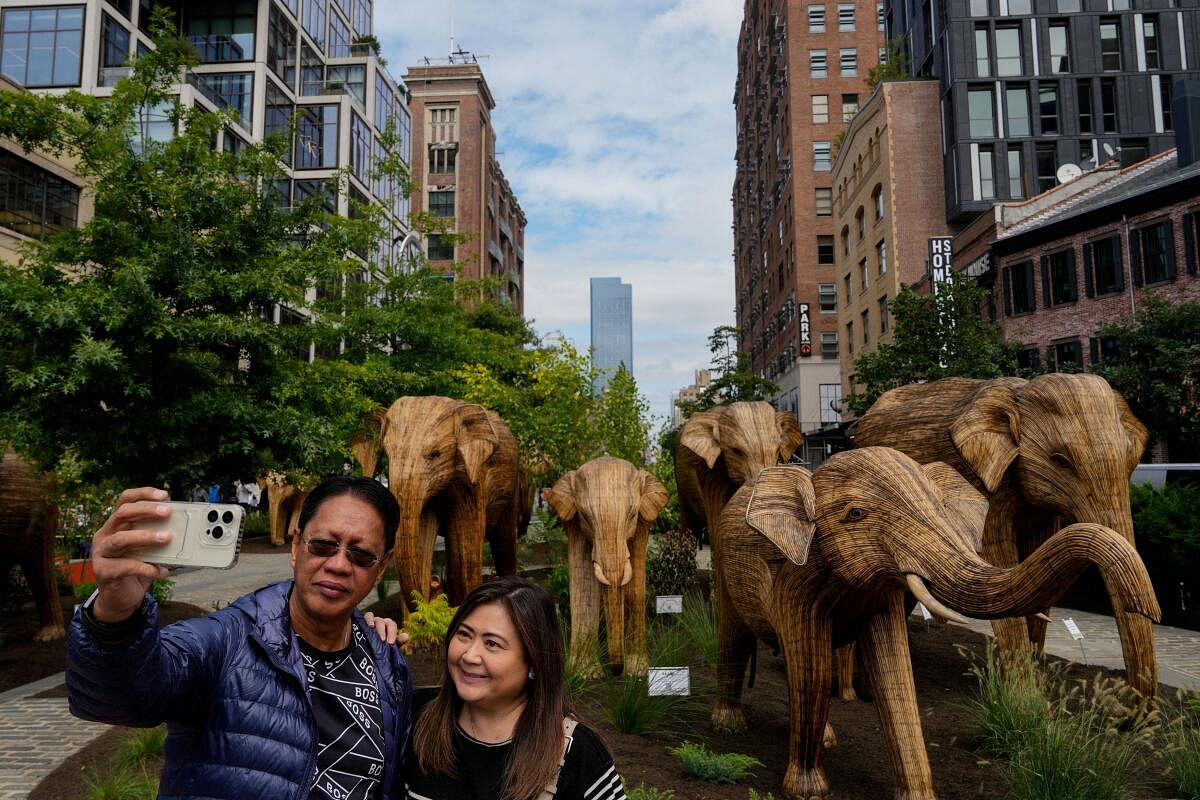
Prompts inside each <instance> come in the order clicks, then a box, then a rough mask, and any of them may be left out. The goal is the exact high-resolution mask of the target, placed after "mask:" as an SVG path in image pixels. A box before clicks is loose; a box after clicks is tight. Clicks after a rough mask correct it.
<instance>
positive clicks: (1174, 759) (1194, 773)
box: [1163, 722, 1200, 800]
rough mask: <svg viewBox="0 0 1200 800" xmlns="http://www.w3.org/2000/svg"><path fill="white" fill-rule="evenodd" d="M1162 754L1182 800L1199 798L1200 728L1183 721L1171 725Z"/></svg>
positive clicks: (1196, 799) (1199, 799)
mask: <svg viewBox="0 0 1200 800" xmlns="http://www.w3.org/2000/svg"><path fill="white" fill-rule="evenodd" d="M1163 756H1164V758H1166V760H1167V764H1169V765H1170V767H1171V774H1172V775H1174V776H1175V782H1176V783H1177V784H1178V785H1179V793H1180V794H1181V795H1182V796H1183V797H1184V800H1200V729H1197V728H1195V727H1192V726H1190V725H1187V724H1185V723H1183V722H1178V723H1176V724H1174V725H1172V726H1171V730H1170V732H1169V733H1168V735H1167V747H1166V748H1164V751H1163Z"/></svg>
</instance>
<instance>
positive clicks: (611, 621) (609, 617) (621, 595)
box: [604, 584, 625, 675]
mask: <svg viewBox="0 0 1200 800" xmlns="http://www.w3.org/2000/svg"><path fill="white" fill-rule="evenodd" d="M604 627H605V629H606V630H607V631H608V666H609V668H610V669H612V671H613V674H614V675H619V674H620V673H621V672H622V671H623V670H624V669H625V589H624V588H623V587H622V586H619V585H615V584H614V585H610V586H606V587H604Z"/></svg>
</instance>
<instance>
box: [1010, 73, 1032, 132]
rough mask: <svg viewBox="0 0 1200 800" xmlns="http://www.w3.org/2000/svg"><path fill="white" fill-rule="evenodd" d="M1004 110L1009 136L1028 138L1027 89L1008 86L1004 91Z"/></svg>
mask: <svg viewBox="0 0 1200 800" xmlns="http://www.w3.org/2000/svg"><path fill="white" fill-rule="evenodd" d="M1004 106H1005V108H1004V110H1005V116H1006V122H1007V124H1008V135H1009V136H1029V134H1030V130H1029V88H1028V87H1026V86H1011V85H1010V86H1009V87H1008V88H1006V89H1005V90H1004Z"/></svg>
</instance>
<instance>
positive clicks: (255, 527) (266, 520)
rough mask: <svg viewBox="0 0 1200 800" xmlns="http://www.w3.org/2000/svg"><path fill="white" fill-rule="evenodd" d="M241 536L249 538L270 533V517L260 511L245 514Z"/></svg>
mask: <svg viewBox="0 0 1200 800" xmlns="http://www.w3.org/2000/svg"><path fill="white" fill-rule="evenodd" d="M243 530H244V533H243V534H242V535H243V537H245V538H247V539H250V538H253V537H256V536H270V535H271V518H270V517H269V516H267V515H266V514H265V513H263V512H262V511H251V512H249V513H247V514H246V524H245V527H244V528H243Z"/></svg>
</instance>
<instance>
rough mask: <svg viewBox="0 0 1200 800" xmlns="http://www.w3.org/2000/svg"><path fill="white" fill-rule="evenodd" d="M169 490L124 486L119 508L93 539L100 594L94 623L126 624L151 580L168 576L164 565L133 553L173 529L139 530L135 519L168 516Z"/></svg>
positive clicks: (164, 540) (168, 537)
mask: <svg viewBox="0 0 1200 800" xmlns="http://www.w3.org/2000/svg"><path fill="white" fill-rule="evenodd" d="M167 497H168V495H167V493H166V492H165V491H163V490H162V489H155V488H153V487H150V486H144V487H141V488H139V489H126V490H125V491H123V492H121V496H120V497H119V498H118V499H117V507H116V508H115V509H114V510H113V513H112V515H111V516H109V518H108V519H107V520H105V522H104V524H103V525H101V526H100V530H98V531H96V535H95V536H93V537H92V568H93V569H94V570H95V572H96V587H97V589H98V592H99V593H98V594H97V596H96V602H95V604H94V605H93V606H92V615H93V616H94V617H95V618H96V620H97V621H98V622H105V623H117V622H124V621H125V620H127V619H129V618H130V617H131V616H133V613H134V612H135V611H137V610H138V608H139V607H140V606H141V605H142V598H143V597H144V596H145V594H146V592H147V591H148V590H149V589H150V584H151V583H153V582H154V581H155V580H157V579H159V578H163V577H166V575H167V568H166V567H159V566H155V565H153V564H147V563H146V562H145V561H142V560H141V558H139V557H138V553H137V551H141V550H145V549H146V548H149V547H155V546H159V545H162V544H165V543H167V542H169V541H170V540H171V532H170V531H168V530H166V529H165V528H160V529H155V528H150V529H144V528H142V529H139V528H134V527H133V525H134V523H139V522H140V523H147V522H149V523H154V522H162V523H163V524H164V525H165V523H166V521H167V519H168V518H169V517H170V516H171V509H170V507H169V506H167V505H165V501H166V500H167Z"/></svg>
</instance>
